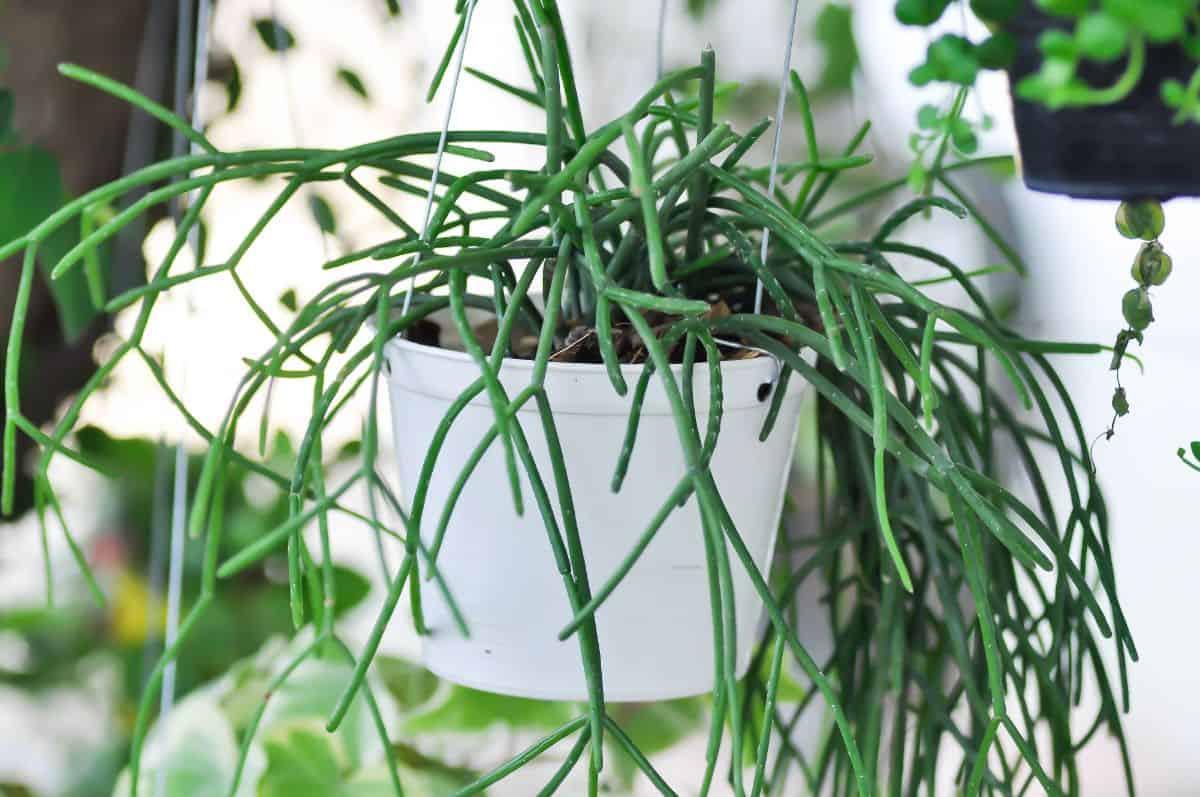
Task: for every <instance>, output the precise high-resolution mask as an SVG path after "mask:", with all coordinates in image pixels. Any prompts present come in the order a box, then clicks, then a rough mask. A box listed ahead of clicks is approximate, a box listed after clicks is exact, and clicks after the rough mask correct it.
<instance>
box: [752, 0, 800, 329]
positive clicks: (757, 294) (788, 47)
mask: <svg viewBox="0 0 1200 797" xmlns="http://www.w3.org/2000/svg"><path fill="white" fill-rule="evenodd" d="M799 14H800V0H792V21H791V23H790V24H789V25H788V34H787V41H786V42H785V44H784V48H783V71H782V73H781V74H780V75H779V102H778V103H776V105H775V140H774V141H773V142H772V143H771V169H770V171H769V172H768V176H767V196H768V197H773V196H775V177H776V174H777V173H778V171H779V148H780V144H781V143H782V141H783V112H784V108H785V107H786V105H787V95H788V73H789V72H791V70H792V41H793V40H794V39H795V37H796V17H797V16H799ZM770 245H771V228H770V227H763V234H762V247H761V248H760V250H759V260H761V261H762V265H763V268H766V267H767V248H768V247H769V246H770ZM762 302H763V284H762V280H761V279H760V280H758V281H757V282H755V285H754V314H755V315H758V314H760V313H761V312H762Z"/></svg>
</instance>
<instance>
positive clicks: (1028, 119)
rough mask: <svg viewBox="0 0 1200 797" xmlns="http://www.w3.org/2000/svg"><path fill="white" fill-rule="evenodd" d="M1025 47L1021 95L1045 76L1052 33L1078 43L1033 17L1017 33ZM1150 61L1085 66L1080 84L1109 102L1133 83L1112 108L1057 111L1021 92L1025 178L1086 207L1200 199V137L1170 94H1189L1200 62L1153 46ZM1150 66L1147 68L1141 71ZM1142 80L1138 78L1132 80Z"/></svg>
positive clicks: (1017, 115) (1018, 67)
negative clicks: (1114, 90)
mask: <svg viewBox="0 0 1200 797" xmlns="http://www.w3.org/2000/svg"><path fill="white" fill-rule="evenodd" d="M1007 27H1008V30H1009V31H1010V32H1011V33H1012V35H1013V36H1014V38H1015V42H1016V51H1015V52H1016V54H1015V57H1014V59H1013V62H1012V66H1011V68H1010V70H1009V76H1010V80H1011V83H1012V85H1013V86H1014V87H1018V86H1020V85H1021V82H1022V81H1024V80H1026V79H1028V78H1030V77H1031V76H1035V75H1037V73H1038V71H1039V70H1040V69H1042V68H1043V66H1044V63H1045V59H1046V54H1045V53H1044V52H1043V50H1042V49H1041V48H1039V46H1038V42H1039V40H1041V39H1042V37H1043V36H1045V35H1046V34H1047V33H1048V32H1052V31H1057V32H1060V33H1061V34H1062V35H1064V36H1066V35H1069V34H1068V33H1066V31H1069V30H1070V23H1069V22H1068V21H1064V20H1062V19H1061V18H1059V19H1054V18H1052V17H1049V16H1047V15H1046V14H1044V13H1042V12H1039V11H1037V10H1034V9H1026V10H1024V11H1022V12H1021V13H1020V14H1018V15H1017V16H1016V17H1014V18H1013V19H1012V20H1011V21H1010V22H1009V23H1008V25H1007ZM1142 52H1144V56H1139V55H1128V56H1126V57H1124V58H1122V59H1120V60H1117V61H1113V62H1110V63H1102V62H1098V61H1095V60H1084V61H1081V62H1080V64H1079V72H1078V76H1077V77H1078V79H1080V80H1082V81H1083V82H1084V83H1086V84H1087V85H1088V87H1090V88H1091V89H1093V90H1095V91H1097V92H1100V91H1104V90H1105V89H1106V87H1113V86H1118V87H1120V84H1121V83H1122V81H1123V80H1127V81H1128V82H1129V83H1130V84H1131V85H1132V88H1131V89H1129V91H1128V93H1125V94H1124V96H1122V97H1121V98H1120V99H1117V100H1115V101H1113V102H1111V103H1097V104H1091V105H1087V106H1084V107H1062V108H1051V107H1048V106H1047V105H1046V104H1045V103H1044V102H1040V101H1037V100H1031V99H1024V98H1022V97H1021V96H1020V92H1019V91H1015V92H1014V97H1013V118H1014V121H1015V123H1016V130H1017V140H1018V144H1019V148H1020V157H1021V174H1022V177H1023V178H1024V181H1025V184H1026V185H1027V186H1029V187H1030V188H1032V189H1033V190H1035V191H1044V192H1047V193H1051V194H1066V195H1068V196H1073V197H1078V198H1081V199H1118V200H1120V199H1127V198H1156V199H1160V200H1164V199H1170V198H1172V197H1176V196H1194V195H1200V130H1198V129H1197V127H1196V125H1195V124H1194V123H1191V122H1184V123H1181V121H1180V120H1179V119H1178V118H1177V115H1178V113H1179V111H1178V109H1177V108H1172V107H1170V106H1168V105H1167V104H1166V103H1165V102H1164V98H1163V88H1162V87H1163V86H1164V85H1173V84H1171V83H1169V81H1176V82H1178V83H1179V84H1183V85H1186V84H1187V83H1188V82H1189V81H1190V80H1191V76H1192V74H1193V73H1194V72H1195V71H1196V68H1197V65H1198V64H1197V61H1196V60H1195V58H1194V57H1193V56H1192V55H1190V54H1189V53H1188V52H1187V51H1185V50H1184V48H1183V46H1182V45H1180V44H1177V43H1170V44H1165V45H1159V46H1154V45H1151V46H1144V50H1142ZM1131 59H1137V60H1144V67H1143V68H1142V69H1141V70H1140V72H1139V71H1134V70H1135V69H1136V67H1137V63H1136V62H1135V63H1133V64H1132V66H1131V64H1130V60H1131ZM1131 76H1132V77H1131Z"/></svg>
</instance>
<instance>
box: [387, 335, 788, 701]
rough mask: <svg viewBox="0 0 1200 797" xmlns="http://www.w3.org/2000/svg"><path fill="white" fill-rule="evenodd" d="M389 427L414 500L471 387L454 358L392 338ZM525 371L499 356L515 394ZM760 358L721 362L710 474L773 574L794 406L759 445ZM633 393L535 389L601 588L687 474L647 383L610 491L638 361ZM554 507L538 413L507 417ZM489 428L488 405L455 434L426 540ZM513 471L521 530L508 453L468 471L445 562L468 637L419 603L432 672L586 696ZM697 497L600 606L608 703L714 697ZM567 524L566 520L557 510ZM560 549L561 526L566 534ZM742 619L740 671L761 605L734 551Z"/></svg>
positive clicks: (560, 591) (547, 694) (565, 608)
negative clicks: (619, 480) (550, 418)
mask: <svg viewBox="0 0 1200 797" xmlns="http://www.w3.org/2000/svg"><path fill="white" fill-rule="evenodd" d="M388 362H389V364H390V366H391V375H390V378H389V385H390V387H391V394H392V423H393V429H394V433H395V439H396V447H397V451H398V459H399V465H400V481H401V484H402V485H403V489H404V493H405V498H406V499H408V500H409V501H411V499H412V494H413V489H414V487H415V485H416V483H417V481H418V478H419V474H420V472H421V470H422V466H423V460H424V456H425V454H424V452H426V451H428V450H429V445H430V441H431V439H432V437H433V434H434V431H435V429H436V428H437V426H438V424H439V423H440V422H441V420H442V418H443V416H444V415H445V413H446V410H447V408H448V406H449V404H450V402H451V401H452V400H453V399H454V397H456V396H457V395H458V394H459V393H460V392H461V391H462V390H463V389H465V388H466V387H467V386H469V385H470V384H471V383H472V382H474V381H475V380H476V379H477V378H478V375H479V371H478V369H477V367H476V366H475V364H474V363H473V362H471V361H470V359H469V358H468V357H467V356H466V355H464V354H460V353H457V352H451V351H447V350H444V349H433V348H429V347H424V346H419V345H417V344H413V343H409V342H407V341H396V342H394V343H392V344H390V345H389V347H388ZM530 369H531V363H530V362H529V361H516V360H507V361H505V363H504V365H503V366H502V368H501V371H500V379H501V382H502V384H503V385H504V387H505V389H506V391H507V393H508V396H509V398H510V399H511V398H512V397H513V396H515V395H516V394H517V393H518V392H519V391H520V390H521V389H523V388H524V387H526V386H527V385H528V384H529V379H530ZM774 369H775V365H774V362H773V361H772V360H771V359H769V358H765V357H760V358H755V359H752V360H741V361H736V362H730V363H726V364H724V365H723V366H722V375H723V388H724V396H725V402H724V407H725V412H724V418H723V422H722V427H721V429H722V431H721V437H720V438H719V442H718V444H717V448H716V451H715V453H714V455H713V459H712V462H711V471H712V474H713V477H714V479H715V480H716V483H717V486H718V488H719V489H720V490H721V493H722V495H723V497H724V499H725V501H726V504H727V506H728V507H729V511H730V514H731V515H732V517H733V519H734V521H735V522H736V523H737V525H738V528H739V530H740V531H741V533H742V535H743V539H744V540H745V542H746V545H747V547H748V548H749V549H750V551H751V553H752V554H753V556H754V558H755V561H756V563H757V564H758V567H759V569H760V571H766V570H767V569H768V567H769V565H770V554H771V551H772V548H773V547H774V546H773V543H774V538H775V532H776V530H777V529H778V526H779V515H780V509H781V507H782V503H783V493H784V488H785V486H786V482H787V476H788V470H789V467H790V464H791V459H792V453H793V451H794V447H793V443H794V440H795V435H796V422H797V417H798V413H799V406H800V395H801V390H800V386H801V385H802V384H803V383H802V382H801V381H800V380H794V381H793V383H792V386H791V387H789V391H788V395H787V398H786V399H785V401H784V407H783V410H782V411H781V413H780V417H779V421H778V424H777V427H776V429H775V431H774V432H773V433H772V434H771V436H770V437H769V438H768V439H767V441H766V442H764V443H760V442H758V431H759V429H760V428H761V426H762V422H763V419H764V417H765V416H766V412H767V409H768V407H769V402H759V401H758V400H757V396H756V393H757V390H758V387H759V385H761V384H762V383H763V382H766V381H769V380H770V379H771V378H772V375H773V373H774ZM624 370H625V375H626V380H627V381H628V382H629V383H630V391H629V394H628V395H627V396H625V397H620V396H618V395H617V394H616V392H615V391H613V389H612V388H611V386H610V385H609V383H608V377H607V375H606V373H605V370H604V367H603V366H600V365H578V364H552V365H551V366H550V368H549V370H548V372H547V375H546V382H545V388H546V392H547V395H548V397H549V399H550V403H551V406H552V407H553V408H554V412H555V417H556V420H557V423H558V435H559V438H560V441H561V444H562V448H563V455H564V460H565V462H566V467H567V473H568V476H569V480H570V483H571V491H572V495H573V499H574V505H575V511H576V515H577V517H578V520H579V524H580V530H579V531H580V538H581V541H582V545H583V548H584V557H585V560H586V563H587V571H588V578H589V581H590V583H591V585H592V587H593V590H595V589H598V588H599V586H600V585H601V584H603V583H604V582H605V581H606V580H607V579H608V576H609V575H610V574H611V573H612V572H613V571H614V570H615V569H616V568H617V566H618V565H619V564H620V563H621V561H622V560H623V559H624V558H625V556H626V554H627V553H628V552H629V551H630V550H631V549H632V547H633V546H634V544H635V543H636V541H637V540H638V539H639V537H640V536H641V534H642V532H643V530H644V529H645V527H646V525H647V523H648V522H649V520H650V518H651V517H653V516H654V514H655V513H656V512H657V511H658V509H659V507H660V506H661V505H662V503H663V501H664V500H665V499H666V498H667V496H668V495H669V494H670V493H671V491H672V490H673V489H674V487H675V485H676V484H677V483H678V482H679V481H680V479H681V478H682V477H683V476H684V473H685V471H686V468H685V464H684V459H683V455H682V453H681V451H680V444H679V439H678V431H677V428H676V422H675V419H674V417H673V416H672V415H671V414H670V406H669V404H668V402H667V397H666V394H665V391H664V390H663V389H662V387H661V383H660V381H659V380H658V379H657V378H656V379H655V380H653V381H652V382H651V384H650V389H649V391H648V392H647V395H646V400H645V404H644V405H643V412H642V419H641V423H640V425H639V429H638V438H637V443H636V446H635V448H634V452H633V456H632V458H631V460H630V464H629V471H628V475H627V478H626V480H625V484H624V487H623V488H622V490H621V492H620V493H619V494H614V493H613V492H612V491H611V489H610V487H609V485H610V482H611V479H612V472H613V467H614V465H615V463H616V461H617V457H618V454H619V452H620V450H621V446H622V438H623V435H624V432H625V427H626V423H627V419H628V416H629V406H630V402H631V400H632V394H633V389H632V386H633V384H634V383H635V381H636V376H637V374H638V373H639V372H640V371H641V367H640V366H629V367H626V368H624ZM695 382H696V384H695V393H696V404H697V412H698V413H699V416H700V418H701V423H703V422H704V421H703V419H704V418H705V417H706V416H707V411H708V401H707V396H708V378H707V369H706V367H705V366H703V365H700V366H698V367H697V369H696V380H695ZM515 420H516V422H518V423H520V425H521V427H522V429H523V430H524V432H525V434H526V436H527V438H528V440H529V445H530V450H531V451H532V452H533V455H534V459H535V460H536V462H537V465H538V470H539V471H540V473H541V476H542V479H543V481H544V482H545V483H546V485H547V489H548V490H549V491H550V495H551V499H552V501H553V503H554V504H555V507H556V510H557V508H558V502H557V491H555V490H554V489H553V471H552V470H551V467H550V460H549V456H548V451H547V445H546V438H545V435H544V434H543V432H542V428H541V423H540V420H539V416H538V414H537V412H536V409H535V406H534V404H533V403H532V402H530V403H529V404H526V405H525V407H524V408H523V410H522V411H521V412H520V413H518V414H517V415H516V416H515ZM493 422H494V418H493V413H492V408H491V406H490V404H489V402H488V398H487V395H486V392H485V393H483V394H481V395H480V396H478V397H477V398H476V399H475V400H473V401H472V402H471V403H470V404H469V405H467V407H466V408H465V409H464V410H463V412H462V414H461V415H460V416H459V418H458V419H457V420H456V422H455V423H454V425H453V426H452V427H451V430H450V433H449V434H448V435H447V438H446V443H445V446H444V447H443V449H442V451H441V454H440V456H439V457H438V459H437V462H436V465H435V466H434V469H433V472H432V473H433V475H432V478H431V480H430V487H429V494H428V507H429V509H428V511H427V512H426V513H425V515H424V516H423V517H422V523H421V533H422V537H423V538H424V539H425V541H426V544H429V543H430V542H431V541H432V538H433V535H434V533H435V531H436V528H437V523H438V517H439V514H440V512H441V508H442V507H443V506H444V504H445V497H446V496H447V494H448V493H449V491H450V488H451V486H452V485H453V483H454V481H455V480H456V479H457V477H458V474H459V472H460V471H461V469H462V465H463V463H464V462H465V461H466V459H467V457H468V456H469V455H470V453H471V451H472V450H473V449H474V447H475V445H476V444H477V443H478V441H479V440H480V439H481V438H482V437H483V436H484V435H485V434H486V433H487V432H488V431H489V430H490V429H491V427H492V425H493ZM520 471H521V473H522V479H521V486H522V492H523V495H524V497H525V502H526V510H525V514H524V516H523V517H518V516H517V515H516V513H515V512H514V510H513V504H512V500H511V497H510V496H511V490H510V487H509V481H508V476H507V473H506V469H505V463H504V456H503V452H502V450H501V446H500V442H499V441H496V443H494V444H493V446H492V447H491V448H490V449H489V450H488V453H487V454H486V455H484V457H483V459H482V460H481V461H480V463H479V466H478V467H477V469H476V470H475V472H474V473H473V474H472V476H471V479H470V481H469V482H468V487H467V489H466V490H465V491H464V493H463V495H462V497H461V498H460V500H459V502H458V505H457V507H456V509H455V512H454V514H453V515H452V517H451V520H450V523H449V526H448V529H447V533H446V537H445V543H444V546H443V548H442V550H441V554H440V556H439V558H438V567H439V568H440V570H441V572H442V574H443V575H444V576H445V578H446V581H447V583H448V585H449V588H450V592H451V594H452V595H453V596H454V598H455V600H456V601H457V602H458V604H459V606H460V608H461V609H462V612H463V614H464V615H465V617H466V621H467V624H468V626H469V628H470V631H471V636H470V638H469V639H464V638H463V637H462V636H461V634H460V633H459V632H458V630H457V629H456V628H455V627H454V625H453V621H452V619H451V616H450V613H449V609H448V608H447V606H446V604H445V602H444V601H443V599H442V597H441V595H440V594H439V593H438V592H437V591H436V590H434V589H427V590H425V591H424V596H425V598H426V604H425V606H426V616H427V620H428V623H429V627H430V635H429V636H428V637H426V638H425V639H424V651H423V652H424V658H425V663H426V665H427V666H428V667H429V668H430V669H431V670H433V671H434V672H437V673H438V674H439V675H442V676H444V677H446V678H449V679H450V680H452V681H456V682H458V683H463V684H466V685H469V686H473V687H476V688H480V689H486V690H489V691H496V692H502V693H506V694H515V695H521V696H525V697H543V698H551V699H570V700H583V699H586V698H587V690H586V683H585V680H584V673H583V667H582V662H581V658H580V653H579V642H578V639H576V638H570V639H568V640H566V641H562V642H560V641H559V640H558V636H557V635H558V632H559V631H560V630H561V629H562V628H563V627H564V626H565V625H566V624H567V623H568V622H569V621H570V620H571V618H572V616H573V612H572V610H571V606H570V605H569V602H568V598H567V595H566V591H565V588H564V585H563V581H562V577H561V576H560V575H559V573H558V568H557V566H556V564H555V560H554V557H553V555H552V552H551V548H550V544H549V542H548V540H547V533H546V530H545V527H544V525H543V522H542V519H541V517H540V515H539V514H538V511H537V508H536V503H535V501H534V498H533V492H532V490H531V488H530V486H529V479H528V478H527V477H526V476H525V473H524V469H523V468H520ZM696 504H697V502H696V500H695V498H693V499H691V500H689V501H688V502H687V504H685V506H684V507H682V508H681V509H676V510H675V511H674V512H673V513H672V514H671V515H670V516H669V517H668V519H667V521H666V522H665V523H664V524H663V526H662V528H661V529H660V530H659V531H658V533H657V535H656V536H655V538H654V540H653V541H652V542H651V543H650V545H649V546H648V547H647V548H646V550H645V552H644V553H643V554H642V556H641V558H640V559H639V561H638V562H637V564H636V565H634V567H633V569H632V570H630V572H629V573H628V575H627V576H626V577H625V580H624V581H623V582H622V583H621V584H620V586H618V587H617V588H616V590H614V591H613V593H612V594H611V595H610V596H609V598H608V600H607V601H606V602H605V603H604V604H603V605H602V606H601V607H600V609H599V610H598V611H597V614H596V618H597V627H598V632H599V636H600V650H601V656H602V657H603V661H604V692H605V697H606V699H608V700H611V701H621V700H650V699H664V698H672V697H681V696H685V695H693V694H700V693H704V692H707V691H710V690H711V689H712V687H713V643H712V625H711V617H710V613H709V611H708V610H707V607H708V606H709V590H708V576H707V568H706V563H705V551H704V542H703V536H702V534H703V532H702V529H701V524H700V522H699V512H698V510H697V506H696ZM558 516H559V520H560V526H561V525H562V524H561V518H562V514H561V511H558ZM564 539H565V531H564ZM730 558H731V559H733V560H734V561H733V563H732V564H731V567H732V572H733V582H734V594H735V604H736V607H737V641H738V648H737V650H738V655H737V668H738V671H739V673H740V672H743V671H744V670H745V668H746V667H747V666H748V665H749V657H750V654H751V651H752V647H753V641H754V639H755V638H756V637H757V629H758V627H759V622H760V618H761V615H762V604H761V602H760V601H759V600H758V597H757V595H756V594H755V593H754V589H753V586H752V585H751V583H750V578H749V576H748V575H747V574H746V572H745V570H744V569H743V568H742V567H741V566H740V564H739V563H737V561H736V559H735V557H734V554H733V553H732V552H730Z"/></svg>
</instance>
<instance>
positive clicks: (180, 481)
mask: <svg viewBox="0 0 1200 797" xmlns="http://www.w3.org/2000/svg"><path fill="white" fill-rule="evenodd" d="M186 514H187V452H186V451H185V450H184V448H183V445H182V444H180V445H177V446H175V488H174V491H173V494H172V496H171V557H170V558H171V564H170V568H169V570H168V575H167V636H166V641H165V647H164V651H166V650H170V648H171V646H172V645H174V644H175V639H176V637H177V636H178V635H179V603H180V597H181V593H182V591H183V538H184V525H185V522H186ZM160 701H161V707H160V709H159V715H158V743H159V756H160V757H159V761H158V768H157V770H156V777H155V783H154V794H155V797H164V795H166V793H167V768H168V766H169V764H170V761H171V759H170V756H169V755H168V753H169V749H170V748H169V746H168V743H167V738H168V737H167V728H168V720H169V719H170V716H171V708H172V706H173V705H174V703H175V659H174V658H172V659H171V660H170V661H169V662H167V666H166V668H165V669H164V670H163V679H162V694H161V697H160Z"/></svg>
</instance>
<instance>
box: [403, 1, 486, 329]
mask: <svg viewBox="0 0 1200 797" xmlns="http://www.w3.org/2000/svg"><path fill="white" fill-rule="evenodd" d="M466 14H467V18H466V19H465V20H464V21H463V32H462V38H461V39H460V40H459V42H458V52H457V54H455V56H454V74H453V76H452V78H451V81H450V96H449V97H447V99H446V114H445V116H444V117H443V119H442V132H441V135H440V136H439V137H438V145H437V155H435V156H434V160H433V176H432V177H430V179H429V193H428V194H427V195H426V196H425V216H424V218H423V219H422V221H421V240H422V241H425V242H428V236H429V221H430V219H431V218H432V216H433V200H434V197H435V196H436V195H437V185H438V179H439V178H440V177H441V174H442V159H443V157H445V155H446V138H447V137H448V136H449V134H450V119H451V117H452V116H453V115H454V101H455V99H456V98H457V97H458V83H459V80H460V79H461V78H462V71H463V61H464V60H465V59H466V55H467V38H468V37H469V36H470V35H471V20H472V19H473V18H474V16H475V0H469V2H468V3H467V11H466ZM421 255H422V251H421V250H420V249H418V250H417V254H416V256H415V257H414V258H413V265H414V266H416V265H417V264H419V263H420V262H421ZM416 288H417V275H416V274H415V273H414V274H413V275H412V276H411V277H410V278H409V280H408V291H407V292H405V294H404V307H403V308H402V310H401V313H403V314H405V315H407V314H408V309H409V307H410V306H411V305H412V296H413V291H415V290H416Z"/></svg>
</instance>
